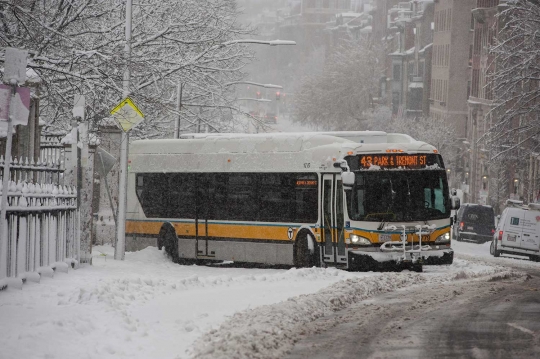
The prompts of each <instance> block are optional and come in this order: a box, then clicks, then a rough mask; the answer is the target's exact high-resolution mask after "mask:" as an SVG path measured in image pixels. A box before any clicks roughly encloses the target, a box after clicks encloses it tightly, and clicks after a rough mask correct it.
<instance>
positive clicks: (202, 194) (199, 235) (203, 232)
mask: <svg viewBox="0 0 540 359" xmlns="http://www.w3.org/2000/svg"><path fill="white" fill-rule="evenodd" d="M195 176H196V177H197V181H196V183H197V190H196V191H197V196H196V199H195V202H196V203H195V208H196V211H195V238H196V242H197V257H198V258H200V257H215V253H214V252H213V251H209V250H208V239H209V237H208V217H209V213H210V210H211V208H210V207H211V201H210V198H209V197H210V196H209V191H210V188H209V187H210V186H209V179H210V176H208V175H207V174H198V175H195Z"/></svg>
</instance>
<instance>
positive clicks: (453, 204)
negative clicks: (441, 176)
mask: <svg viewBox="0 0 540 359" xmlns="http://www.w3.org/2000/svg"><path fill="white" fill-rule="evenodd" d="M450 201H451V207H452V209H459V207H461V201H460V200H459V197H457V196H452V198H451V199H450Z"/></svg>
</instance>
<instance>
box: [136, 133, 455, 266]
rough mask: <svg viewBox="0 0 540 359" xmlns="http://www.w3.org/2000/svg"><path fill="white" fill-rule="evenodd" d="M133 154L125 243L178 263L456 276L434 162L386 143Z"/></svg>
mask: <svg viewBox="0 0 540 359" xmlns="http://www.w3.org/2000/svg"><path fill="white" fill-rule="evenodd" d="M183 137H184V138H181V139H165V140H140V141H134V142H133V144H132V145H131V147H130V154H129V162H128V163H129V174H128V202H127V208H128V213H127V219H126V237H127V240H128V242H131V243H136V242H137V241H148V239H151V240H152V241H155V242H154V243H156V244H157V246H158V247H159V248H161V247H162V246H164V247H165V250H166V251H167V253H168V254H170V255H171V256H172V257H173V259H175V260H177V261H190V260H215V261H234V262H240V263H261V264H269V265H294V266H297V267H306V266H336V267H339V268H344V269H351V270H355V269H356V270H371V269H377V268H385V267H387V266H390V267H394V268H402V267H407V266H413V267H416V268H418V266H420V268H421V264H422V263H428V264H450V263H452V260H453V251H452V249H451V246H450V225H451V214H450V212H451V210H452V209H453V208H454V209H455V208H456V207H459V203H458V202H457V200H456V199H455V198H453V197H451V196H450V194H449V189H448V184H447V178H446V172H445V169H444V164H443V160H442V158H441V156H440V154H438V153H437V150H436V149H435V148H434V147H433V146H431V145H429V144H427V143H424V142H419V141H415V140H414V139H413V138H411V137H410V136H407V135H403V134H389V133H385V132H379V131H356V132H327V133H303V134H299V133H289V134H287V133H282V134H281V133H280V134H256V135H246V134H197V135H191V136H189V135H185V136H183Z"/></svg>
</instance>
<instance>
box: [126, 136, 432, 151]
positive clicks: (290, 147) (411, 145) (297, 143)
mask: <svg viewBox="0 0 540 359" xmlns="http://www.w3.org/2000/svg"><path fill="white" fill-rule="evenodd" d="M385 144H386V145H387V146H384V145H385ZM329 145H334V146H336V147H338V148H343V147H346V148H349V149H351V150H353V149H355V148H358V147H363V148H364V149H365V150H368V151H383V150H384V149H386V148H387V147H394V146H397V145H401V147H402V148H403V149H404V150H406V151H415V150H419V151H431V149H434V147H433V146H431V145H428V144H426V143H424V142H420V141H416V140H415V139H414V138H412V137H410V136H409V135H405V134H396V133H386V132H383V131H329V132H305V133H291V132H287V133H259V134H245V133H194V134H183V135H181V138H180V139H159V140H139V141H134V142H133V143H132V145H131V149H130V153H134V154H136V153H148V154H150V153H156V154H157V153H246V152H297V151H303V150H308V149H312V148H316V147H322V146H329ZM381 145H382V146H381ZM383 147H384V148H383ZM362 152H363V151H362Z"/></svg>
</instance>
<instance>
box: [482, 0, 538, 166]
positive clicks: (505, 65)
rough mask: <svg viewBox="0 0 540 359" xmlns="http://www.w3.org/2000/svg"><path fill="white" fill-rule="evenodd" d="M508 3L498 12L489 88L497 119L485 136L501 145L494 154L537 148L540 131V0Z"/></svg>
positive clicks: (496, 145) (493, 145) (497, 146)
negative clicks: (492, 70) (496, 35)
mask: <svg viewBox="0 0 540 359" xmlns="http://www.w3.org/2000/svg"><path fill="white" fill-rule="evenodd" d="M505 6H506V7H505V9H504V10H503V11H502V12H501V13H500V14H499V23H500V24H502V26H501V29H500V31H499V33H498V40H497V43H496V44H495V46H493V47H492V49H491V52H492V53H493V54H494V55H495V65H496V66H495V71H494V73H493V74H491V77H490V83H489V85H488V88H487V89H486V90H487V91H488V93H490V92H491V91H493V96H494V100H495V107H494V109H493V110H492V114H493V116H492V118H493V119H494V122H493V123H492V126H491V129H490V131H489V133H488V135H487V138H486V139H485V140H486V142H488V143H491V146H492V147H493V148H495V149H497V148H498V149H499V150H498V153H497V154H496V155H495V156H494V158H497V157H499V155H501V154H504V153H505V152H509V151H513V150H515V149H520V148H521V149H525V150H526V151H528V152H533V151H535V150H537V147H538V144H539V142H538V135H539V134H540V117H539V113H540V36H539V34H540V21H539V19H540V3H539V2H538V1H537V0H513V1H508V2H507V3H506V5H505ZM488 75H489V74H488ZM501 143H506V144H509V145H510V146H507V147H501V146H499V145H500V144H501Z"/></svg>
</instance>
